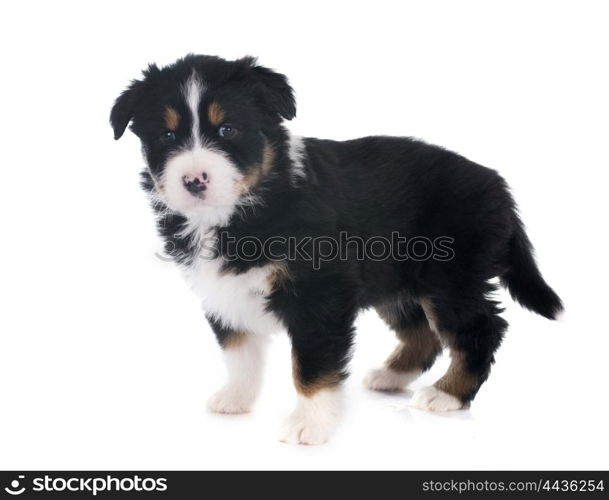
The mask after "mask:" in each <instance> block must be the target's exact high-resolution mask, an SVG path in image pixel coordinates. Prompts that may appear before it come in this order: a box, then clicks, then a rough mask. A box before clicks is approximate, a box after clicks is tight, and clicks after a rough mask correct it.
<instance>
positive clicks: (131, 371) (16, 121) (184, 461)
mask: <svg viewBox="0 0 609 500" xmlns="http://www.w3.org/2000/svg"><path fill="white" fill-rule="evenodd" d="M1 23H2V26H1V29H0V41H1V44H0V47H1V49H0V50H1V55H2V77H1V78H0V86H1V90H2V99H1V107H2V119H0V128H1V133H0V138H1V139H0V140H1V142H2V149H1V151H2V152H1V161H2V167H1V170H0V172H1V177H0V192H1V194H0V204H1V207H0V208H1V214H2V219H1V221H2V229H1V231H2V232H1V234H2V245H1V246H0V252H1V259H0V265H1V266H2V268H1V275H0V280H1V283H2V286H1V293H2V302H1V304H2V312H1V314H0V330H1V337H0V355H1V361H0V387H1V390H2V397H1V399H0V468H2V469H5V468H10V469H17V470H21V469H28V468H38V469H49V468H68V469H96V468H101V469H123V468H129V469H132V468H133V469H147V468H156V469H207V468H213V469H216V468H217V469H226V468H237V469H243V468H245V469H276V468H280V469H351V468H358V469H365V468H373V469H377V468H382V469H497V468H499V469H504V468H505V469H529V468H543V469H569V468H575V469H581V468H604V469H607V468H608V467H609V463H608V458H607V457H608V453H607V445H608V444H609V439H608V436H607V425H606V424H607V410H608V404H607V400H608V393H607V382H608V375H609V371H608V364H609V363H608V362H607V356H608V347H609V340H608V334H609V331H608V328H607V323H606V317H607V293H606V290H607V281H608V279H609V276H608V273H607V261H606V257H607V236H606V218H607V202H606V199H607V174H606V172H607V169H608V167H609V161H608V159H609V154H608V152H607V137H608V132H609V129H608V118H607V117H608V116H609V103H608V95H609V91H608V89H609V75H608V72H607V68H608V65H607V49H608V47H609V35H608V33H609V30H607V25H608V16H607V12H605V11H604V9H603V2H589V1H577V2H575V1H574V2H571V3H564V2H556V1H552V2H528V1H527V2H515V1H513V0H512V1H509V2H486V1H480V2H468V1H464V2H452V1H448V2H435V1H425V2H419V3H413V4H408V3H406V2H403V1H401V2H385V1H378V0H377V1H375V2H365V3H360V2H356V1H350V2H329V1H324V2H319V3H317V2H313V1H310V0H307V1H306V2H305V1H302V2H298V3H296V2H288V1H285V0H283V1H278V2H263V1H254V2H252V1H250V2H239V1H236V0H232V1H230V2H219V1H217V0H215V1H212V2H207V1H203V0H199V1H196V2H179V1H171V2H169V1H167V0H164V1H161V2H156V1H150V0H148V1H145V2H131V1H130V2H126V1H120V2H110V1H106V2H99V3H97V4H92V3H90V2H73V3H66V2H40V3H33V2H26V1H24V2H19V3H16V2H12V3H10V4H7V5H5V6H4V10H3V14H2V21H1ZM188 52H195V53H207V54H218V55H222V56H224V57H226V58H235V57H239V56H242V55H245V54H253V55H257V56H259V58H260V62H261V63H263V64H265V65H268V66H270V67H273V68H275V69H278V70H280V71H282V72H284V73H286V74H287V75H288V76H289V78H290V80H291V82H292V84H293V86H294V88H295V89H296V92H297V98H298V106H299V107H298V118H297V119H296V120H294V121H293V122H292V123H290V124H289V126H290V128H291V129H292V130H293V131H295V132H296V133H299V134H303V135H313V136H319V137H328V138H334V139H343V138H352V137H357V136H361V135H369V134H380V133H383V134H395V135H413V136H417V137H421V138H424V139H426V140H428V141H430V142H434V143H438V144H441V145H443V146H445V147H448V148H450V149H453V150H456V151H458V152H459V153H462V154H464V155H466V156H468V157H469V158H471V159H472V160H474V161H477V162H479V163H482V164H484V165H487V166H490V167H492V168H495V169H497V170H499V171H500V172H501V173H502V174H503V175H504V176H505V177H506V179H507V180H508V182H509V183H510V184H511V186H512V187H513V190H514V193H515V196H516V198H517V200H518V201H519V203H520V207H521V210H522V215H523V218H524V220H525V222H526V223H527V226H528V230H529V234H530V236H531V239H532V240H533V242H534V244H535V245H536V247H537V255H538V258H539V262H540V266H541V269H542V271H543V272H544V275H545V277H546V278H547V279H548V281H549V283H550V284H551V285H552V286H553V287H555V289H556V290H557V291H558V292H559V293H560V294H561V296H562V297H563V298H564V301H565V304H566V306H567V314H566V316H565V318H564V320H563V322H562V323H553V322H549V321H547V320H544V319H543V318H540V317H538V316H535V315H533V314H530V313H527V312H525V311H524V310H522V309H520V308H519V307H518V306H516V305H515V304H514V303H513V302H511V300H510V299H509V298H507V295H505V294H502V295H501V298H502V299H503V300H504V302H505V305H506V308H507V309H506V312H505V317H506V319H507V320H508V321H509V322H510V324H511V328H510V331H509V332H508V334H507V337H506V339H505V342H504V344H503V346H502V348H501V350H500V351H499V352H498V355H497V364H496V365H495V368H494V369H493V372H492V374H491V377H490V380H489V381H488V383H486V384H485V385H484V386H483V388H482V389H481V391H480V393H479V396H478V398H477V399H476V400H475V402H474V404H473V406H472V408H471V410H469V411H463V412H457V413H454V414H450V415H432V414H426V413H422V412H420V411H417V410H411V409H409V408H408V402H409V399H410V397H411V393H404V394H400V395H393V396H391V395H383V394H374V393H369V392H366V391H365V390H364V389H363V387H362V385H361V379H362V377H363V375H364V374H365V372H366V370H367V369H368V368H370V367H371V366H374V365H378V364H379V363H380V362H381V361H382V360H383V359H384V357H385V356H386V355H387V354H388V353H389V352H390V350H391V349H392V347H393V345H394V342H395V341H394V339H393V338H392V335H391V333H390V332H389V330H388V329H387V328H386V327H385V326H384V324H383V323H381V321H380V320H379V319H378V318H377V317H376V316H375V315H374V314H373V313H371V312H368V313H366V314H363V315H362V317H361V319H360V320H359V322H358V330H359V335H358V349H357V352H356V355H355V357H354V360H353V363H352V373H353V375H352V377H351V378H350V379H349V381H348V383H347V390H346V392H347V401H348V408H347V412H346V414H345V417H344V419H343V423H342V425H341V427H340V428H339V430H338V432H337V433H336V435H335V436H334V438H333V439H332V440H331V442H330V443H328V444H327V445H324V446H321V447H295V446H289V445H285V444H281V443H279V442H277V441H276V435H277V430H278V429H279V425H280V423H281V420H282V418H283V417H284V416H285V415H287V413H289V411H290V409H291V406H292V405H293V402H294V399H295V397H294V390H293V389H292V385H291V384H292V381H291V374H290V366H289V362H290V356H289V345H288V342H287V338H286V337H285V336H284V335H282V336H278V337H276V338H275V340H274V342H273V346H272V352H271V353H270V354H271V355H270V363H269V366H268V371H267V377H266V385H265V389H264V392H263V394H262V397H261V399H260V401H259V404H258V405H257V408H256V411H255V412H254V413H253V414H251V415H248V416H238V417H220V416H215V415H210V414H208V413H206V410H205V401H206V399H207V397H208V396H209V395H210V394H211V393H212V392H213V391H214V390H215V389H217V388H218V387H219V386H220V385H221V382H222V379H223V376H224V372H223V366H222V364H221V356H220V350H219V349H218V347H217V346H216V344H215V340H214V338H213V335H212V333H211V331H210V329H209V327H208V326H207V325H206V323H205V321H204V319H203V314H202V312H201V310H200V305H199V303H198V301H197V299H196V297H195V296H194V295H192V294H191V293H190V291H189V290H188V289H187V285H186V284H185V283H184V282H183V281H182V279H181V277H180V276H179V272H178V271H177V270H176V269H175V268H174V267H173V265H172V264H170V263H166V262H163V261H161V260H159V259H158V258H157V257H156V256H155V253H156V252H158V251H160V249H161V247H162V246H161V243H160V240H159V239H158V238H157V236H156V234H155V228H154V223H153V218H152V216H151V213H150V210H149V208H148V206H147V202H146V200H145V197H144V195H143V193H142V192H141V191H140V190H139V186H138V172H139V171H140V169H141V167H142V165H143V160H142V159H141V157H140V153H139V144H138V141H137V140H136V138H135V136H133V135H132V134H130V133H127V134H126V135H125V137H124V139H122V140H121V141H119V142H114V141H113V139H112V131H111V129H110V126H109V125H108V115H109V111H110V107H111V105H112V102H113V100H114V98H115V97H116V96H117V95H118V94H119V92H120V91H122V90H123V89H124V87H125V86H126V85H127V84H128V82H129V80H130V79H132V78H135V77H137V76H138V75H139V71H140V70H141V69H142V68H143V67H144V66H145V65H146V64H147V63H149V62H153V61H156V62H158V63H160V64H165V63H169V62H171V61H172V60H174V59H175V58H177V57H179V56H182V55H184V54H185V53H188ZM446 361H447V360H446V359H443V360H441V361H440V362H439V363H438V364H437V365H436V366H435V367H434V369H433V370H432V371H431V372H430V373H429V374H428V375H427V376H425V378H424V379H423V380H422V381H421V382H419V383H418V384H417V386H419V385H420V384H421V383H429V382H432V381H433V380H434V379H435V378H436V377H438V376H440V375H441V373H442V370H443V369H444V368H445V367H446ZM417 386H415V387H417Z"/></svg>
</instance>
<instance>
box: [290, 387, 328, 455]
mask: <svg viewBox="0 0 609 500" xmlns="http://www.w3.org/2000/svg"><path fill="white" fill-rule="evenodd" d="M339 398H340V396H339V395H338V394H337V391H335V390H322V391H319V392H318V393H317V394H315V395H313V396H310V397H306V396H299V399H298V405H297V406H296V409H295V410H294V411H293V412H292V414H291V415H290V416H289V417H288V418H287V419H286V421H285V423H284V425H283V428H282V429H281V434H280V437H279V439H280V441H283V442H284V443H289V444H308V445H315V444H323V443H325V442H326V441H327V440H328V438H329V437H330V435H331V434H332V432H333V431H334V428H335V427H336V422H337V419H338V416H339V407H340V400H339Z"/></svg>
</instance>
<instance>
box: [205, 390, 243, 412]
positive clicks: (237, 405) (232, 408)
mask: <svg viewBox="0 0 609 500" xmlns="http://www.w3.org/2000/svg"><path fill="white" fill-rule="evenodd" d="M253 404H254V400H253V398H251V397H246V396H245V395H244V394H243V393H242V392H239V391H235V390H233V389H231V388H230V387H224V388H222V389H220V390H219V391H218V392H216V393H215V394H214V395H213V396H212V397H211V398H209V401H207V408H208V409H209V411H211V412H213V413H223V414H239V413H248V412H249V411H250V410H251V409H252V406H253Z"/></svg>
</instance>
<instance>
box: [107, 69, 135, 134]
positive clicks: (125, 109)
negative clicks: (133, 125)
mask: <svg viewBox="0 0 609 500" xmlns="http://www.w3.org/2000/svg"><path fill="white" fill-rule="evenodd" d="M142 87H143V82H141V81H140V80H133V81H132V82H131V85H129V87H128V88H127V90H125V91H124V92H123V93H122V94H121V95H120V96H118V98H117V99H116V101H115V102H114V106H113V107H112V111H111V112H110V125H112V128H113V129H114V139H115V140H118V139H120V138H121V136H122V135H123V133H124V132H125V129H126V128H127V125H129V122H130V121H131V118H133V113H134V111H135V107H136V105H137V102H138V100H139V98H140V95H141V92H142Z"/></svg>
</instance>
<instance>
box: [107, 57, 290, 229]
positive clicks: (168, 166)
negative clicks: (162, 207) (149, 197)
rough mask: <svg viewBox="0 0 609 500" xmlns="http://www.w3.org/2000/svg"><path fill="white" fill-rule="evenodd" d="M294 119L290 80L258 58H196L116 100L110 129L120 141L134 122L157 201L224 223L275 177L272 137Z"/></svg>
mask: <svg viewBox="0 0 609 500" xmlns="http://www.w3.org/2000/svg"><path fill="white" fill-rule="evenodd" d="M295 114H296V105H295V102H294V95H293V92H292V88H291V87H290V85H289V84H288V81H287V79H286V77H285V76H283V75H280V74H278V73H274V72H273V71H271V70H269V69H267V68H264V67H262V66H258V65H257V64H256V61H255V59H253V58H251V57H246V58H243V59H239V60H237V61H226V60H224V59H220V58H217V57H211V56H194V55H190V56H187V57H186V58H184V59H180V60H179V61H177V62H176V63H175V64H172V65H170V66H167V67H164V68H158V67H157V66H156V65H151V66H149V67H148V69H147V70H145V71H144V73H143V78H142V79H141V80H134V81H133V82H132V83H131V85H130V86H129V88H127V90H125V91H124V92H123V93H122V94H121V95H120V96H119V97H118V99H117V100H116V103H115V104H114V107H113V108H112V113H111V115H110V123H111V125H112V127H113V129H114V138H115V139H119V138H120V137H121V136H122V135H123V133H124V131H125V129H126V127H127V125H128V124H129V122H131V123H132V125H131V130H132V131H133V132H134V133H135V134H136V135H137V136H138V137H139V138H140V140H141V143H142V150H143V152H144V157H145V159H146V161H147V163H148V170H149V172H148V173H149V175H150V177H151V178H152V181H153V182H152V189H153V190H154V194H155V196H156V197H158V198H159V199H160V200H161V201H162V202H163V203H165V204H166V205H167V206H168V207H169V208H170V209H172V210H174V211H176V212H179V213H181V214H183V215H185V216H187V217H193V218H202V219H205V220H207V221H208V222H210V223H219V222H222V221H223V220H224V221H225V219H226V217H228V216H229V215H230V214H231V213H232V211H233V209H234V207H235V206H236V205H237V204H239V202H240V200H242V199H243V198H244V197H245V196H246V195H248V193H250V192H251V190H252V189H253V188H254V187H255V186H256V185H257V184H258V183H259V182H260V181H261V180H262V179H263V178H264V177H265V176H266V175H268V174H269V172H270V170H271V169H272V168H273V161H274V156H275V150H274V145H273V142H272V140H271V139H270V138H269V136H272V135H273V130H274V129H277V128H279V127H280V123H281V121H282V119H284V118H285V119H288V120H289V119H292V118H293V117H294V116H295Z"/></svg>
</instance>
